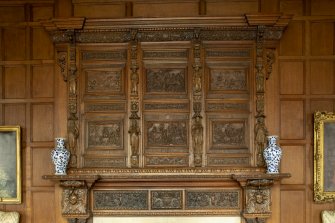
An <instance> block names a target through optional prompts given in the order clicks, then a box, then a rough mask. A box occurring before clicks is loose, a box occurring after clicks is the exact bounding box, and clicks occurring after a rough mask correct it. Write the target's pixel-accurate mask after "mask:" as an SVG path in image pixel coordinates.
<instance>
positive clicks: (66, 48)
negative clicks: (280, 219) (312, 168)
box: [42, 14, 291, 222]
mask: <svg viewBox="0 0 335 223" xmlns="http://www.w3.org/2000/svg"><path fill="white" fill-rule="evenodd" d="M290 19H291V17H290V16H286V15H281V14H274V15H263V14H258V15H245V16H234V17H194V18H127V19H84V18H67V19H51V20H48V21H43V22H42V25H43V26H44V27H45V29H46V30H47V31H48V32H49V34H50V37H51V39H52V40H53V42H54V44H55V48H56V51H57V62H58V66H59V67H60V69H59V70H60V75H62V76H63V79H64V81H66V82H67V86H68V94H67V95H68V99H67V100H68V109H67V111H68V114H67V125H68V128H67V130H68V131H67V133H68V148H69V150H70V152H71V162H70V170H69V171H68V173H69V175H68V176H45V179H51V180H56V181H60V182H61V186H62V187H63V188H64V190H63V201H62V202H63V215H64V216H65V217H67V218H68V219H70V220H69V221H70V222H76V221H77V222H81V221H83V222H85V221H86V220H85V219H87V218H89V216H91V212H92V213H93V214H94V215H103V216H104V215H113V216H114V215H239V216H240V215H241V213H242V216H243V217H244V218H245V219H247V222H264V221H265V219H266V218H268V217H269V216H270V214H271V210H270V203H271V202H270V199H271V186H272V184H273V182H274V181H278V182H279V181H280V179H282V178H285V177H289V174H274V175H273V174H272V175H268V174H265V173H264V172H265V170H264V160H263V156H262V154H263V149H264V148H265V147H266V143H267V142H266V136H267V135H268V130H267V128H266V126H265V102H264V96H265V93H266V92H265V81H266V79H268V78H271V71H272V65H273V63H274V62H275V48H276V45H277V43H278V41H279V40H280V38H281V37H282V35H283V32H284V30H285V28H286V26H287V24H288V22H289V20H290ZM94 182H96V183H95V184H94ZM93 184H94V186H93V187H92V185H93ZM142 185H144V186H142ZM85 196H86V197H85ZM89 198H91V199H89ZM85 199H86V200H85ZM71 202H72V203H73V204H72V203H71ZM80 219H81V220H80Z"/></svg>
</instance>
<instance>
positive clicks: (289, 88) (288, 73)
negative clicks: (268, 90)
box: [279, 61, 305, 94]
mask: <svg viewBox="0 0 335 223" xmlns="http://www.w3.org/2000/svg"><path fill="white" fill-rule="evenodd" d="M279 69H280V93H281V94H303V93H304V83H305V81H304V63H303V62H301V61H292V62H280V65H279Z"/></svg>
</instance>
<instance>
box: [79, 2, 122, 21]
mask: <svg viewBox="0 0 335 223" xmlns="http://www.w3.org/2000/svg"><path fill="white" fill-rule="evenodd" d="M73 11H74V16H77V17H87V18H122V17H125V13H126V8H125V4H124V3H115V4H96V3H92V4H75V5H74V10H73Z"/></svg>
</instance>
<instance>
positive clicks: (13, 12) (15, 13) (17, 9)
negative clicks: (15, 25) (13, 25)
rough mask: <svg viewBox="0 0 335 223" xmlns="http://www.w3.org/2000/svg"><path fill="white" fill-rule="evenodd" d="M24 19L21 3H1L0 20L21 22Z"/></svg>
mask: <svg viewBox="0 0 335 223" xmlns="http://www.w3.org/2000/svg"><path fill="white" fill-rule="evenodd" d="M24 20H25V15H24V6H23V5H17V6H15V5H9V6H6V5H2V6H1V7H0V22H23V21H24Z"/></svg>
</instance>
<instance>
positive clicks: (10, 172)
mask: <svg viewBox="0 0 335 223" xmlns="http://www.w3.org/2000/svg"><path fill="white" fill-rule="evenodd" d="M19 203H21V128H20V127H19V126H0V204H19Z"/></svg>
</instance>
